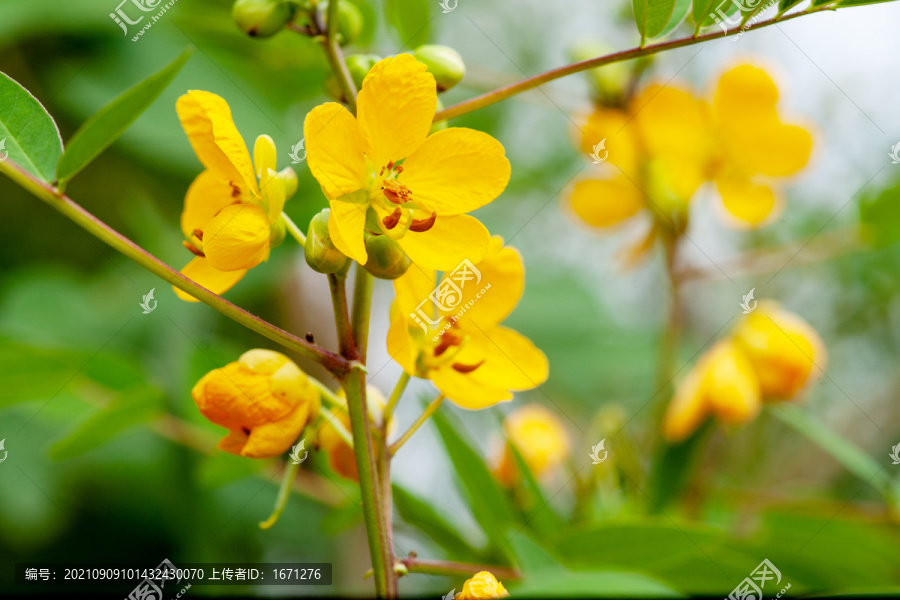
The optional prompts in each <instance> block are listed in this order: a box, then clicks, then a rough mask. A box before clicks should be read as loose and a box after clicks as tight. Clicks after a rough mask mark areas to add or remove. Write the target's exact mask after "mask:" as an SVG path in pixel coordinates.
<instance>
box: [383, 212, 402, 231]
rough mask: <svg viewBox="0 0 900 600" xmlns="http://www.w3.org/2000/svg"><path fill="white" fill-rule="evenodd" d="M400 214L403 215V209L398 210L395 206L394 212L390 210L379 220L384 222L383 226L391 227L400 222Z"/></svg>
mask: <svg viewBox="0 0 900 600" xmlns="http://www.w3.org/2000/svg"><path fill="white" fill-rule="evenodd" d="M402 216H403V211H402V210H400V209H399V208H395V209H394V212H392V213H391V214H389V215H388V216H386V217H385V218H383V219H382V220H381V222H382V223H384V226H385V227H387V228H388V229H393V228H394V227H396V226H397V223H399V222H400V217H402Z"/></svg>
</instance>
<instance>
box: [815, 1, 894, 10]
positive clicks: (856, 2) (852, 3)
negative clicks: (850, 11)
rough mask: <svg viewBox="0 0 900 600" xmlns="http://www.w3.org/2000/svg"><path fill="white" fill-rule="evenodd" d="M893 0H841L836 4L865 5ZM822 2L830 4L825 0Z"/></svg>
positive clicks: (845, 6) (839, 6)
mask: <svg viewBox="0 0 900 600" xmlns="http://www.w3.org/2000/svg"><path fill="white" fill-rule="evenodd" d="M892 1H893V0H841V1H840V2H838V3H837V4H836V6H837V7H838V8H847V7H850V6H863V5H865V4H881V3H882V2H892ZM822 4H828V2H823V3H822Z"/></svg>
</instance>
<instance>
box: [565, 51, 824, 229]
mask: <svg viewBox="0 0 900 600" xmlns="http://www.w3.org/2000/svg"><path fill="white" fill-rule="evenodd" d="M777 101H778V89H777V87H776V86H775V83H774V82H773V81H772V79H771V78H770V77H769V75H768V74H766V72H765V71H763V70H762V69H760V68H758V67H754V66H751V65H740V66H737V67H735V68H733V69H731V70H729V71H728V72H726V73H724V74H723V75H722V77H721V78H720V80H719V82H718V87H717V89H716V92H715V95H714V98H713V102H712V104H709V103H707V102H705V101H704V100H702V99H699V98H696V97H695V96H694V95H693V94H692V93H691V92H689V91H685V90H682V89H678V88H676V87H673V86H670V85H667V86H660V85H650V86H648V87H646V88H644V90H643V91H642V92H640V93H639V94H637V96H636V97H635V98H633V99H632V100H631V102H630V104H629V106H628V107H627V108H626V109H618V108H606V107H600V108H598V109H597V110H596V111H595V112H594V113H593V114H591V115H590V116H589V117H588V119H587V122H586V124H585V127H584V129H583V130H582V134H581V144H580V145H581V149H582V151H584V152H587V153H591V152H592V151H593V148H595V147H596V145H597V144H598V143H600V142H601V141H603V145H604V146H605V148H606V150H608V152H609V154H608V155H607V156H606V158H605V161H604V162H607V163H609V164H610V165H612V166H613V167H615V169H614V170H613V171H614V173H613V174H612V175H610V176H606V177H603V178H586V179H582V180H579V181H577V182H576V183H575V184H574V185H573V187H572V189H571V193H570V194H569V198H568V203H569V206H570V208H571V210H572V211H573V212H574V213H575V215H576V216H578V217H579V218H580V219H581V220H582V221H584V222H585V223H587V224H588V225H591V226H594V227H601V228H604V227H612V226H616V225H619V224H620V223H622V222H624V221H626V220H627V219H629V218H631V217H633V216H634V215H636V214H638V213H639V212H640V211H641V209H642V208H645V207H647V202H648V199H649V200H650V201H651V202H652V205H653V206H654V207H655V208H656V209H657V210H660V211H662V212H664V213H665V214H667V215H669V216H672V215H678V214H683V215H686V214H687V207H688V203H689V201H690V200H691V198H692V197H693V196H694V194H695V193H696V192H697V190H698V188H699V187H700V186H701V185H702V184H703V182H705V181H714V182H715V183H716V186H717V188H718V191H719V194H720V196H721V199H722V205H723V206H724V208H725V209H726V210H727V212H728V214H729V215H730V217H731V219H730V221H731V222H733V223H736V224H737V225H740V226H742V227H754V226H759V225H761V224H764V223H765V222H767V221H769V220H771V219H772V218H774V217H775V216H777V214H778V213H779V211H780V208H781V205H782V202H781V197H780V195H779V194H778V193H777V192H776V191H775V189H774V188H773V187H772V185H773V183H774V182H775V180H776V179H778V178H782V177H787V176H789V175H793V174H795V173H797V172H798V171H800V170H801V169H802V168H803V167H804V166H805V165H806V163H807V161H808V160H809V156H810V153H811V150H812V137H811V135H810V134H809V132H808V131H806V130H805V129H803V128H801V127H799V126H797V125H788V124H785V123H783V122H782V121H781V119H780V117H779V115H778V112H777V109H776V106H777ZM599 158H601V159H602V158H604V156H599ZM672 218H673V219H674V220H676V221H677V220H678V219H676V218H675V217H672ZM664 222H665V221H664Z"/></svg>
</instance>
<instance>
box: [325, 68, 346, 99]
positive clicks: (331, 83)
mask: <svg viewBox="0 0 900 600" xmlns="http://www.w3.org/2000/svg"><path fill="white" fill-rule="evenodd" d="M325 93H326V94H328V95H329V96H330V97H331V98H333V99H334V100H337V101H338V102H343V101H344V92H342V91H341V84H339V83H338V80H337V77H335V76H334V75H329V76H328V79H326V80H325Z"/></svg>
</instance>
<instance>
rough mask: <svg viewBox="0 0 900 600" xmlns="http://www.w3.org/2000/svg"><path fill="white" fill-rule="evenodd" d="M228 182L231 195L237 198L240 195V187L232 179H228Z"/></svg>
mask: <svg viewBox="0 0 900 600" xmlns="http://www.w3.org/2000/svg"><path fill="white" fill-rule="evenodd" d="M228 184H229V185H230V186H231V197H232V198H237V197H239V196H240V195H241V188H240V187H238V186H237V185H235V183H234V182H233V181H229V182H228Z"/></svg>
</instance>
